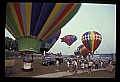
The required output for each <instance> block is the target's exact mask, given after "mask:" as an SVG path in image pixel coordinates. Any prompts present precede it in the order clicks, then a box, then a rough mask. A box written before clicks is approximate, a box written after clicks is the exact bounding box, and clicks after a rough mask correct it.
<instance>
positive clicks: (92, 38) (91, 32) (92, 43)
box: [91, 31, 95, 51]
mask: <svg viewBox="0 0 120 82" xmlns="http://www.w3.org/2000/svg"><path fill="white" fill-rule="evenodd" d="M91 35H92V36H91V38H92V51H93V48H94V38H95V36H94V33H93V31H92V32H91Z"/></svg>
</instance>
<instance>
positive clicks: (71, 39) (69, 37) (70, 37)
mask: <svg viewBox="0 0 120 82" xmlns="http://www.w3.org/2000/svg"><path fill="white" fill-rule="evenodd" d="M76 40H77V37H76V36H75V35H66V36H64V37H63V38H61V42H65V43H66V44H67V45H68V46H71V45H72V44H73V43H74V42H75V41H76Z"/></svg>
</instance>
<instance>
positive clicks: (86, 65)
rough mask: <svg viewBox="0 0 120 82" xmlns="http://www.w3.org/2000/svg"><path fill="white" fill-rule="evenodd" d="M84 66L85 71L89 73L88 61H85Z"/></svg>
mask: <svg viewBox="0 0 120 82" xmlns="http://www.w3.org/2000/svg"><path fill="white" fill-rule="evenodd" d="M84 64H85V71H88V61H87V60H85V62H84Z"/></svg>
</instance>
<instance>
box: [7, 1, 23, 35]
mask: <svg viewBox="0 0 120 82" xmlns="http://www.w3.org/2000/svg"><path fill="white" fill-rule="evenodd" d="M9 6H10V9H11V12H12V14H13V17H14V19H15V20H16V24H17V26H18V30H19V32H20V34H21V36H23V33H22V30H21V27H20V23H19V21H18V17H17V14H16V11H15V8H14V5H13V3H9Z"/></svg>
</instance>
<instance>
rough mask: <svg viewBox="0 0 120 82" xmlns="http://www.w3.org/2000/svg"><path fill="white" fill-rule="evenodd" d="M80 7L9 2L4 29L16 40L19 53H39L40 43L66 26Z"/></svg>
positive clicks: (60, 4) (73, 4)
mask: <svg viewBox="0 0 120 82" xmlns="http://www.w3.org/2000/svg"><path fill="white" fill-rule="evenodd" d="M80 6H81V4H80V3H32V2H25V3H24V2H9V3H7V7H6V28H7V30H8V31H9V32H10V33H11V34H12V35H13V36H14V37H15V38H16V39H18V49H19V51H34V52H39V51H40V47H41V43H42V41H45V40H47V39H48V38H50V37H51V36H52V35H54V34H55V33H56V32H57V31H59V30H60V29H61V28H62V27H63V26H64V25H65V24H67V23H68V22H69V20H71V18H72V17H73V16H74V15H75V14H76V13H77V11H78V10H79V8H80Z"/></svg>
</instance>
